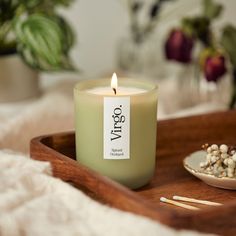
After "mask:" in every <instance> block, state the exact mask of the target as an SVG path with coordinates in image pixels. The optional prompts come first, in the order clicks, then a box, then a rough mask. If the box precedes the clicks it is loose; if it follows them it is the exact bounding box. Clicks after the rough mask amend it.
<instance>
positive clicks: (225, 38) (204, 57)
mask: <svg viewBox="0 0 236 236" xmlns="http://www.w3.org/2000/svg"><path fill="white" fill-rule="evenodd" d="M202 6H203V7H202V12H201V14H199V15H197V16H193V17H186V18H183V19H182V22H181V26H180V27H179V28H175V29H172V30H171V32H170V33H169V36H168V38H167V40H166V43H165V55H166V58H167V59H168V60H172V61H176V62H179V63H182V64H183V65H189V64H195V67H196V68H195V71H197V73H195V77H197V78H196V79H197V80H198V83H200V82H202V81H203V80H202V78H201V76H200V75H201V74H203V77H204V78H203V79H204V81H205V83H206V84H208V85H209V84H211V85H212V84H213V85H214V86H215V88H217V86H218V84H219V82H220V81H221V80H222V78H223V76H224V75H225V74H226V72H227V71H228V73H230V74H231V76H232V86H231V87H232V96H231V101H230V102H229V107H230V108H234V107H235V106H236V48H235V45H236V28H235V27H234V26H232V25H226V26H224V27H223V29H221V30H220V32H219V35H217V34H216V33H215V32H214V30H213V22H214V20H215V19H217V18H218V17H219V16H220V15H221V13H222V10H223V6H222V5H221V4H218V3H215V2H214V1H213V0H203V1H202ZM197 44H200V50H198V51H197V55H194V49H195V48H196V47H197ZM193 76H194V75H193V74H192V77H193ZM185 79H186V80H190V78H185ZM183 83H187V81H183ZM195 89H197V88H196V87H195ZM227 93H229V91H227ZM214 96H215V97H217V96H220V94H219V91H218V93H216V94H215V95H214Z"/></svg>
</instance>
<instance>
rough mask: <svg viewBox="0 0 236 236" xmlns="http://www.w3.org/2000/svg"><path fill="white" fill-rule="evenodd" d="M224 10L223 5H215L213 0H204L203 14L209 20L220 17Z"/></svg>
mask: <svg viewBox="0 0 236 236" xmlns="http://www.w3.org/2000/svg"><path fill="white" fill-rule="evenodd" d="M222 10H223V6H222V5H221V4H218V3H215V2H214V1H213V0H203V14H204V16H205V17H207V18H208V19H214V18H217V17H219V16H220V14H221V12H222Z"/></svg>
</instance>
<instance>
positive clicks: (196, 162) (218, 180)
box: [183, 151, 236, 190]
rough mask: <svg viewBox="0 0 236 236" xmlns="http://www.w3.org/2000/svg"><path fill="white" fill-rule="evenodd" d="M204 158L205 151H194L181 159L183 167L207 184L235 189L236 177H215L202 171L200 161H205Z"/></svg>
mask: <svg viewBox="0 0 236 236" xmlns="http://www.w3.org/2000/svg"><path fill="white" fill-rule="evenodd" d="M205 159H206V152H205V151H196V152H194V153H192V154H190V155H189V156H187V157H186V158H185V159H184V160H183V164H184V168H185V169H186V170H187V171H188V172H189V173H191V174H193V175H194V176H196V177H197V178H199V179H201V180H202V181H203V182H205V183H206V184H208V185H211V186H214V187H218V188H224V189H231V190H236V178H229V177H216V176H214V175H211V174H206V173H204V172H203V171H202V169H201V168H200V162H203V161H205Z"/></svg>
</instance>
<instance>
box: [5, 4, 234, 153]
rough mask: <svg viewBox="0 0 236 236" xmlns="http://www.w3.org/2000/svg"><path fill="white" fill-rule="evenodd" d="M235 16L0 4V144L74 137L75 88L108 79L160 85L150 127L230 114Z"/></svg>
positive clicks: (213, 7)
mask: <svg viewBox="0 0 236 236" xmlns="http://www.w3.org/2000/svg"><path fill="white" fill-rule="evenodd" d="M235 9H236V2H235V1H234V0H227V1H223V0H112V1H111V0H99V1H92V0H74V1H73V0H22V1H16V0H14V1H13V0H1V1H0V121H1V124H0V131H1V133H2V135H1V136H0V146H1V147H9V148H13V149H16V150H23V151H25V150H27V148H28V146H27V145H28V142H29V140H30V138H32V137H34V136H37V135H40V134H45V133H52V132H59V131H64V130H68V129H73V128H74V122H73V117H74V114H73V87H74V85H75V83H76V82H77V81H78V80H80V79H87V78H101V77H103V76H107V77H111V75H112V73H113V72H117V73H118V76H131V77H135V78H137V79H138V78H140V77H142V78H143V79H146V80H151V81H153V82H154V83H157V84H158V86H159V91H158V93H159V94H158V119H167V118H175V117H181V116H190V115H195V114H202V113H208V112H212V111H222V110H228V109H234V108H235V104H236V47H235V45H236V16H235ZM42 119H43V120H44V122H43V123H42V121H41V120H42ZM22 130H27V132H25V133H24V137H23V138H22V137H21V133H22ZM13 131H14V132H13ZM19 137H21V138H20V139H19ZM15 140H20V141H19V142H15Z"/></svg>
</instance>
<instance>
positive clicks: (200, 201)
mask: <svg viewBox="0 0 236 236" xmlns="http://www.w3.org/2000/svg"><path fill="white" fill-rule="evenodd" d="M173 199H174V200H178V201H184V202H193V203H199V204H204V205H208V206H221V205H222V204H221V203H218V202H211V201H206V200H198V199H194V198H188V197H181V196H173Z"/></svg>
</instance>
